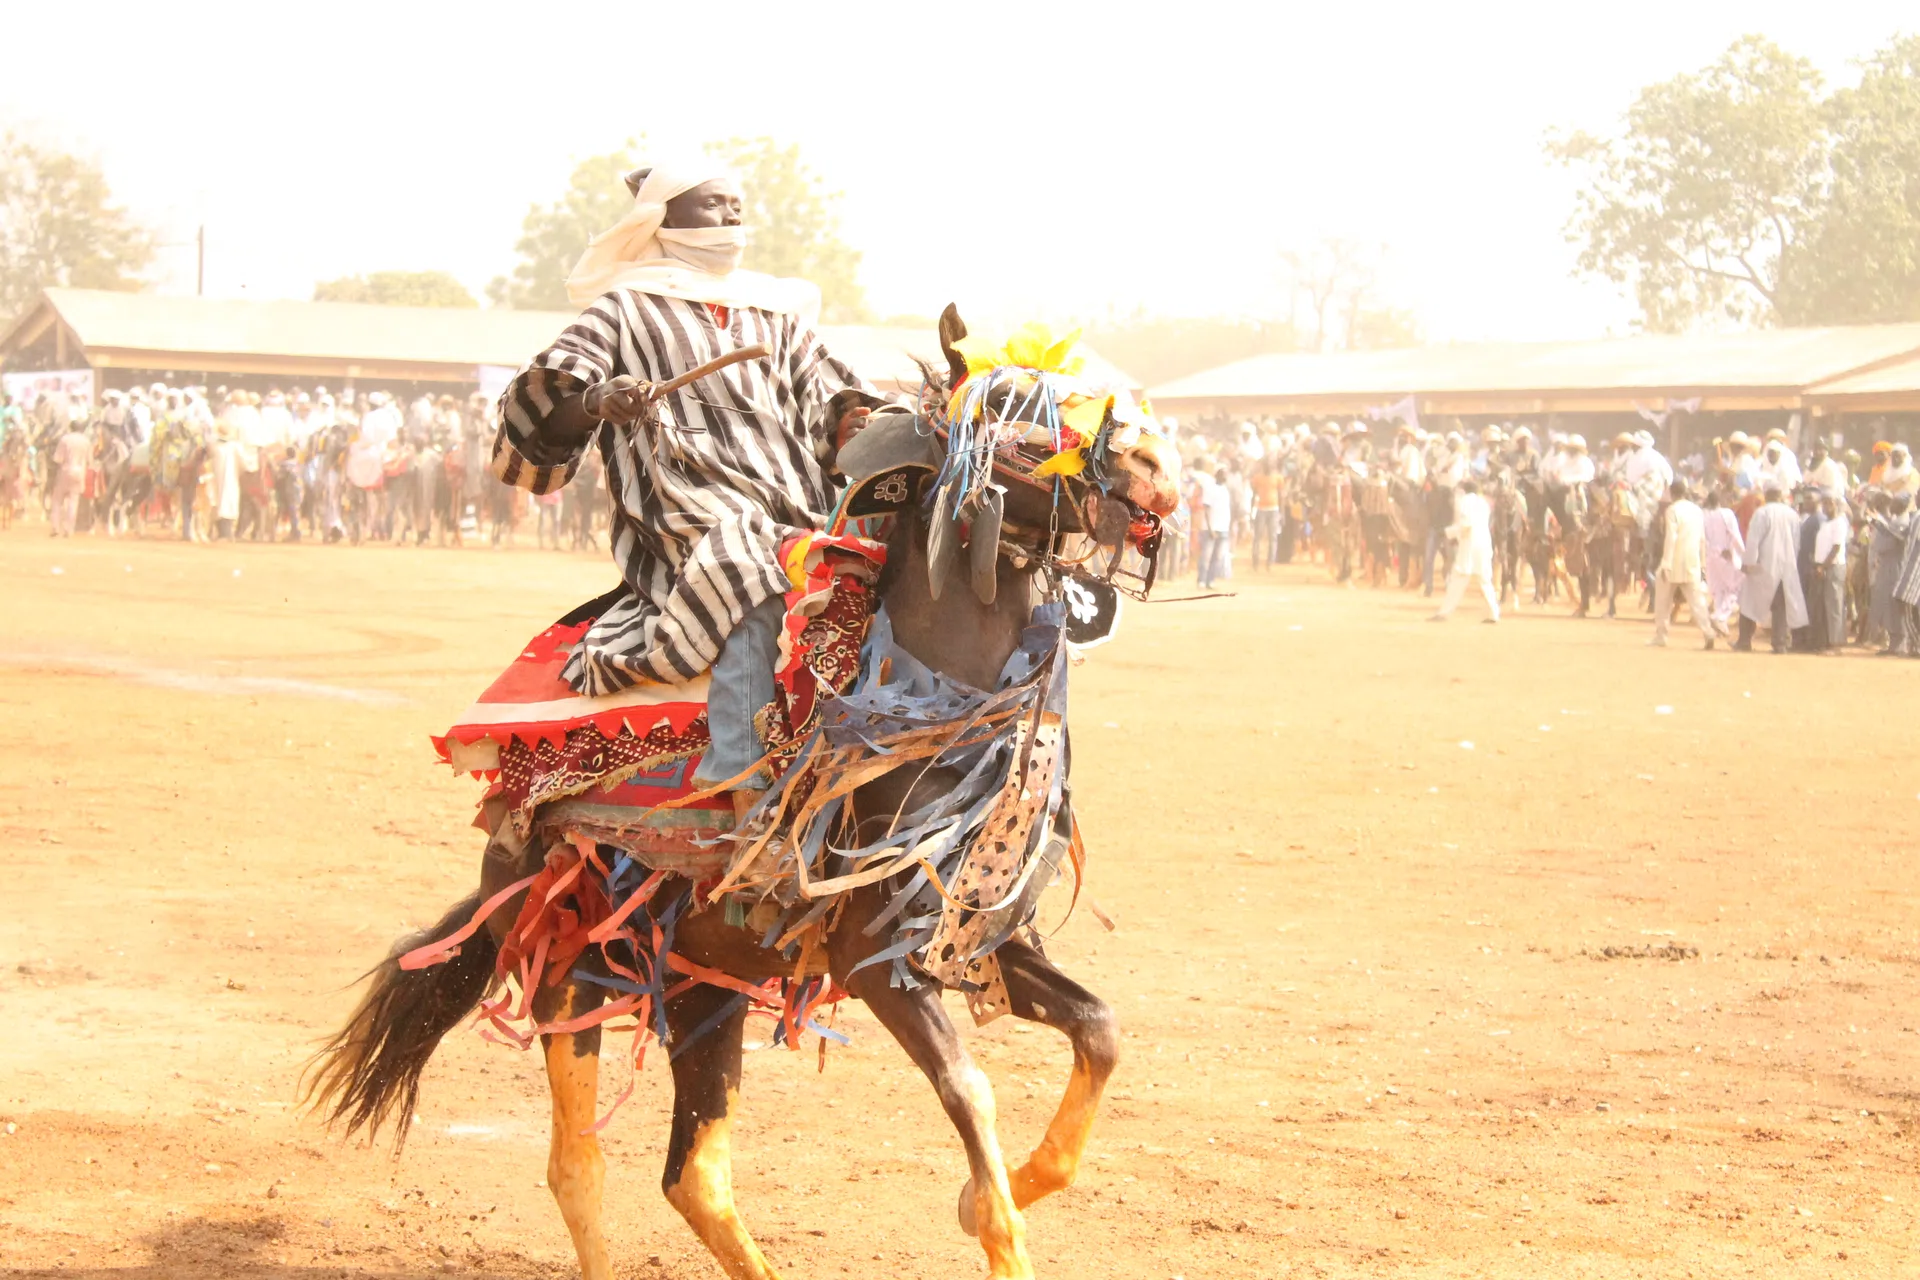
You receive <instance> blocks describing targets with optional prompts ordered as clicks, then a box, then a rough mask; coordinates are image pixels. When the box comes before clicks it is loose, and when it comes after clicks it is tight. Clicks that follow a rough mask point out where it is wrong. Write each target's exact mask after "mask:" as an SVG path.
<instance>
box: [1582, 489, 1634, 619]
mask: <svg viewBox="0 0 1920 1280" xmlns="http://www.w3.org/2000/svg"><path fill="white" fill-rule="evenodd" d="M1578 492H1579V493H1580V495H1581V503H1580V506H1581V509H1582V513H1583V514H1582V516H1581V518H1580V519H1579V520H1578V521H1577V522H1576V525H1577V527H1578V528H1579V531H1580V535H1581V537H1582V538H1583V540H1584V542H1585V556H1584V560H1585V565H1586V571H1585V572H1584V573H1582V574H1581V575H1580V608H1579V610H1578V612H1576V613H1575V614H1574V616H1575V617H1576V618H1584V617H1586V616H1587V614H1588V612H1589V610H1590V609H1591V607H1592V603H1593V599H1594V597H1595V596H1596V595H1597V594H1599V593H1600V592H1602V591H1604V592H1605V593H1606V597H1607V616H1608V617H1609V618H1613V617H1618V616H1619V612H1618V608H1617V604H1616V602H1617V599H1618V597H1619V594H1620V589H1621V586H1622V585H1623V584H1625V583H1627V582H1630V581H1632V578H1633V572H1634V571H1633V558H1632V551H1633V547H1632V538H1633V535H1634V533H1635V532H1636V531H1637V530H1638V529H1639V519H1638V514H1637V512H1636V511H1635V510H1634V506H1633V495H1632V493H1631V491H1629V490H1628V488H1627V486H1626V485H1625V484H1621V483H1617V482H1614V481H1610V480H1592V481H1589V482H1588V483H1587V484H1585V485H1582V486H1578ZM1568 501H1569V505H1571V503H1572V497H1571V494H1570V495H1569V499H1568Z"/></svg>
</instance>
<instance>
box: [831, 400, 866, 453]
mask: <svg viewBox="0 0 1920 1280" xmlns="http://www.w3.org/2000/svg"><path fill="white" fill-rule="evenodd" d="M872 414H873V410H871V409H869V408H867V407H866V406H865V405H858V404H857V405H854V406H853V407H852V408H851V409H848V410H847V411H846V412H845V413H843V414H841V415H840V421H839V422H838V423H836V424H835V426H834V430H833V450H834V452H835V453H836V454H837V453H839V452H840V450H842V449H844V448H846V447H847V441H849V440H851V439H853V438H854V437H855V436H857V435H859V434H860V433H861V432H862V431H864V430H866V426H867V419H868V418H869V417H871V416H872Z"/></svg>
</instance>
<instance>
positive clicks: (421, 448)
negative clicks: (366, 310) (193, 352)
mask: <svg viewBox="0 0 1920 1280" xmlns="http://www.w3.org/2000/svg"><path fill="white" fill-rule="evenodd" d="M494 431H495V420H494V410H493V406H492V404H491V402H490V401H489V400H488V398H487V397H486V396H484V395H483V394H481V393H479V392H475V393H473V394H472V395H470V396H468V397H466V398H465V399H464V400H461V399H458V398H456V397H454V396H452V395H449V394H440V395H438V396H434V395H427V394H422V395H418V396H416V397H414V398H413V399H412V400H410V401H406V400H403V399H401V398H397V397H395V396H394V395H392V394H391V393H389V392H386V391H378V390H375V391H363V392H359V393H356V392H354V391H353V390H352V388H347V389H345V390H343V391H341V392H340V393H338V394H335V393H332V392H329V391H328V390H327V388H326V387H324V386H321V387H314V388H312V389H293V390H289V391H283V390H281V389H280V388H278V387H271V388H269V389H268V390H267V391H265V392H264V393H262V392H258V391H252V390H248V389H246V388H228V387H214V388H212V389H211V390H209V389H208V388H206V387H203V386H179V387H175V386H168V385H166V384H165V383H153V384H151V385H148V386H142V387H135V388H133V389H131V390H126V391H122V390H110V391H107V392H105V393H104V394H103V395H102V396H101V397H100V399H99V402H98V403H97V404H96V403H90V402H88V401H85V400H82V399H78V398H76V397H72V396H68V395H66V394H63V393H52V394H46V395H42V396H40V397H39V398H38V399H37V400H36V401H35V402H34V403H32V404H30V405H20V404H14V403H13V402H12V400H11V399H10V398H8V397H0V526H4V525H6V524H11V523H12V521H13V520H14V519H16V518H18V517H20V516H21V515H23V514H25V513H26V512H28V511H31V510H34V509H36V508H37V509H38V510H40V511H42V512H44V513H45V517H46V521H47V531H48V533H49V534H50V535H52V536H54V537H72V536H73V535H75V534H76V533H88V532H105V533H110V534H111V533H121V532H126V531H129V530H142V531H145V530H150V529H161V528H165V529H173V530H177V531H178V533H179V535H180V536H181V537H182V538H186V539H190V540H195V541H220V540H223V539H248V540H256V541H266V540H274V539H279V540H285V541H296V542H297V541H300V540H302V539H314V540H318V541H321V542H328V543H331V542H353V543H359V542H363V541H370V540H371V541H390V542H396V543H414V544H421V543H425V542H428V541H429V540H436V541H438V542H440V543H443V544H446V543H451V544H454V545H459V544H462V543H463V542H464V541H465V540H466V539H467V538H469V537H473V536H481V537H482V538H483V539H484V540H485V541H488V542H490V543H492V544H493V545H496V546H497V545H502V544H507V545H511V544H512V542H513V541H514V538H515V535H516V531H517V530H518V529H519V528H520V526H521V525H522V524H524V523H526V522H527V520H528V518H529V517H530V516H531V517H532V522H533V524H534V526H535V529H534V532H535V537H536V540H537V542H538V545H540V546H542V547H552V548H556V549H558V548H563V547H564V548H566V549H573V550H580V549H590V548H592V547H594V546H596V545H597V544H598V536H599V535H598V527H597V526H598V524H599V516H600V512H599V508H600V506H601V503H600V501H599V494H600V485H599V483H598V476H597V474H595V473H594V469H595V467H596V466H597V462H598V458H597V455H594V456H592V457H589V458H588V459H587V461H586V462H585V464H583V467H582V471H583V473H588V474H584V476H583V478H584V479H585V480H586V481H587V483H584V484H575V485H571V486H569V487H568V488H567V489H566V490H565V491H564V492H563V493H560V494H552V495H547V496H543V497H540V498H531V499H530V498H529V497H528V496H527V495H526V494H525V493H524V492H523V491H522V490H519V489H516V488H513V487H511V486H508V485H505V484H501V483H500V482H498V481H497V480H495V479H494V478H493V476H492V475H491V474H490V473H489V471H488V469H487V459H488V456H489V454H490V452H491V450H492V447H493V438H494Z"/></svg>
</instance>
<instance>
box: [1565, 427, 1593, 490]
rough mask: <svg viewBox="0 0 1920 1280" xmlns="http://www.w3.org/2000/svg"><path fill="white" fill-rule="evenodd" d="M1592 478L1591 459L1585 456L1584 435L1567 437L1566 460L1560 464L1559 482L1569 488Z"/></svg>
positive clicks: (1585, 443) (1585, 441)
mask: <svg viewBox="0 0 1920 1280" xmlns="http://www.w3.org/2000/svg"><path fill="white" fill-rule="evenodd" d="M1592 479H1593V459H1592V458H1591V457H1589V456H1587V440H1586V437H1585V436H1568V437H1567V456H1566V460H1565V461H1564V462H1562V463H1561V464H1560V483H1561V484H1564V485H1566V486H1567V487H1568V488H1569V489H1571V488H1572V487H1573V486H1574V485H1577V484H1586V483H1588V482H1589V481H1591V480H1592Z"/></svg>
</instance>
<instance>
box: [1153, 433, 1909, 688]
mask: <svg viewBox="0 0 1920 1280" xmlns="http://www.w3.org/2000/svg"><path fill="white" fill-rule="evenodd" d="M1389 432H1390V438H1389ZM1793 434H1798V433H1797V432H1796V433H1793ZM1182 445H1183V447H1182V453H1183V457H1184V459H1185V462H1186V464H1187V477H1188V478H1187V492H1186V494H1185V502H1184V508H1183V511H1184V515H1185V519H1186V522H1187V523H1186V526H1185V527H1186V529H1187V530H1188V536H1186V537H1184V538H1177V539H1169V541H1170V543H1176V544H1177V545H1175V546H1173V548H1172V550H1171V553H1170V561H1171V562H1170V563H1168V564H1165V565H1163V572H1171V573H1179V572H1191V573H1192V574H1193V576H1194V578H1195V580H1196V582H1197V583H1198V585H1199V586H1200V587H1202V588H1203V589H1211V588H1216V587H1218V585H1219V584H1221V583H1222V582H1224V581H1225V580H1227V579H1229V578H1231V577H1232V576H1233V574H1234V571H1235V560H1236V558H1237V557H1243V558H1244V562H1245V563H1246V564H1248V565H1250V567H1251V569H1252V570H1253V571H1254V572H1259V571H1261V570H1264V569H1265V568H1267V567H1268V566H1271V565H1274V564H1284V563H1287V562H1289V561H1292V560H1295V559H1296V558H1298V557H1300V556H1302V555H1307V556H1311V557H1312V558H1314V559H1316V560H1319V561H1324V562H1325V563H1327V564H1328V566H1329V568H1330V569H1331V570H1332V571H1333V572H1334V574H1335V576H1336V577H1338V578H1340V579H1342V580H1349V581H1351V580H1355V579H1360V578H1370V579H1371V580H1372V581H1373V582H1374V584H1375V585H1381V584H1383V583H1385V582H1387V581H1389V580H1392V581H1397V582H1398V583H1399V584H1400V585H1402V586H1405V587H1409V588H1418V589H1420V590H1421V591H1423V592H1424V593H1425V594H1426V595H1429V596H1431V595H1433V594H1434V593H1435V591H1436V590H1443V591H1444V596H1443V601H1444V602H1443V604H1442V605H1441V607H1440V609H1439V611H1438V612H1437V613H1436V614H1435V617H1436V619H1443V618H1445V617H1447V616H1450V615H1451V613H1452V612H1453V608H1454V606H1455V605H1457V604H1458V602H1459V601H1460V599H1461V597H1462V594H1463V593H1464V591H1465V590H1466V589H1467V588H1469V587H1472V586H1475V585H1477V586H1479V587H1480V588H1481V590H1482V591H1483V593H1484V594H1485V596H1486V599H1487V605H1488V613H1487V616H1488V620H1489V621H1493V620H1497V619H1498V618H1499V616H1500V611H1501V607H1502V605H1503V604H1505V605H1508V606H1509V607H1512V606H1517V605H1519V604H1520V602H1521V597H1522V594H1523V576H1524V577H1530V578H1531V581H1530V582H1527V583H1525V584H1524V585H1525V594H1526V595H1528V596H1529V597H1530V598H1531V600H1532V601H1533V602H1534V603H1536V604H1546V603H1549V602H1550V601H1552V600H1553V599H1555V598H1556V597H1558V596H1562V595H1564V597H1565V598H1566V600H1567V602H1568V603H1569V604H1571V605H1573V606H1574V607H1575V608H1576V610H1577V612H1580V613H1583V614H1584V613H1585V612H1586V611H1587V610H1588V608H1589V607H1593V606H1594V605H1595V603H1596V599H1595V597H1596V594H1597V593H1599V592H1601V591H1603V590H1604V591H1605V592H1607V593H1609V594H1608V600H1609V603H1610V602H1611V594H1610V593H1613V592H1617V591H1620V590H1625V591H1628V592H1629V594H1630V595H1634V596H1637V597H1638V599H1639V601H1640V604H1641V606H1642V607H1643V608H1644V609H1645V610H1646V611H1648V612H1651V613H1654V614H1655V620H1656V635H1655V638H1654V640H1653V641H1652V643H1656V644H1664V643H1665V642H1666V639H1667V636H1668V633H1669V622H1670V613H1671V610H1672V607H1673V604H1674V601H1675V600H1676V599H1683V600H1686V601H1687V602H1688V603H1689V607H1690V609H1691V610H1692V613H1693V615H1694V622H1695V624H1696V625H1698V626H1699V627H1700V629H1701V632H1702V636H1703V638H1704V640H1705V642H1707V643H1709V644H1711V642H1712V641H1713V640H1715V639H1724V640H1727V641H1729V642H1731V645H1732V647H1733V648H1735V649H1741V650H1744V649H1748V648H1750V647H1751V646H1752V643H1753V639H1754V636H1755V635H1756V634H1757V633H1758V631H1759V630H1760V629H1765V630H1766V631H1767V632H1768V635H1769V638H1770V641H1771V644H1772V647H1773V648H1774V650H1775V651H1777V652H1779V651H1787V650H1797V651H1804V652H1834V651H1837V650H1838V649H1840V648H1841V647H1843V646H1845V645H1847V644H1861V645H1868V646H1872V647H1873V648H1875V649H1876V650H1877V651H1879V652H1881V653H1885V654H1889V655H1904V656H1914V657H1920V513H1916V500H1917V498H1920V470H1916V468H1915V466H1914V461H1913V457H1912V451H1911V449H1910V447H1909V446H1908V445H1906V444H1904V443H1899V442H1894V441H1882V442H1879V443H1877V444H1875V445H1874V446H1873V448H1872V450H1871V453H1870V455H1869V456H1868V457H1866V458H1862V457H1861V456H1860V455H1859V454H1858V453H1855V452H1852V451H1849V450H1845V449H1844V448H1842V447H1841V446H1840V444H1839V441H1838V440H1837V439H1835V438H1830V437H1821V436H1818V435H1816V434H1815V433H1813V432H1811V431H1809V432H1807V433H1806V439H1805V441H1804V443H1803V444H1802V447H1801V448H1799V449H1796V448H1795V445H1794V442H1793V440H1792V439H1791V437H1790V433H1789V431H1788V430H1787V429H1785V428H1775V429H1773V430H1770V431H1768V432H1766V433H1765V434H1764V435H1759V436H1749V435H1748V434H1746V433H1745V432H1741V431H1735V432H1733V433H1731V434H1729V435H1728V436H1726V437H1724V438H1714V439H1712V440H1711V441H1710V442H1703V443H1702V445H1701V447H1700V448H1699V449H1698V450H1697V451H1695V452H1694V453H1692V454H1691V455H1689V456H1687V457H1685V458H1682V459H1679V460H1677V461H1676V460H1673V459H1669V458H1668V457H1667V456H1666V455H1665V454H1664V453H1663V452H1662V451H1661V450H1660V448H1659V447H1658V443H1657V441H1656V439H1655V437H1654V436H1653V434H1652V433H1651V432H1650V431H1647V430H1645V429H1641V430H1638V431H1623V432H1620V433H1619V434H1617V435H1615V436H1614V437H1613V438H1612V439H1611V440H1609V441H1607V442H1605V443H1604V444H1602V445H1601V446H1599V447H1597V448H1596V447H1593V446H1590V445H1589V444H1588V442H1587V441H1586V440H1585V439H1584V438H1583V437H1582V436H1581V435H1579V434H1576V433H1572V432H1562V431H1558V430H1547V429H1545V428H1542V427H1538V426H1536V425H1533V424H1528V423H1519V424H1514V423H1504V424H1489V425H1485V426H1481V427H1478V428H1469V427H1464V426H1461V427H1456V428H1455V429H1452V430H1445V431H1433V432H1429V431H1425V430H1422V429H1421V427H1420V426H1418V425H1416V424H1415V423H1412V422H1403V423H1399V424H1397V425H1393V426H1391V427H1382V426H1379V425H1370V424H1367V423H1361V422H1350V423H1342V422H1326V423H1321V424H1318V425H1317V426H1316V425H1312V424H1307V423H1299V424H1296V425H1293V426H1291V427H1283V426H1281V425H1279V424H1277V423H1274V422H1272V421H1267V422H1263V423H1254V422H1245V423H1241V424H1238V426H1233V427H1224V428H1223V427H1219V426H1215V427H1214V428H1213V429H1212V430H1211V431H1189V432H1187V433H1186V434H1185V435H1184V436H1183V437H1182ZM1696 586H1697V587H1698V591H1697V593H1696V592H1695V591H1694V588H1695V587H1696ZM1610 611H1611V610H1610Z"/></svg>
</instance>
